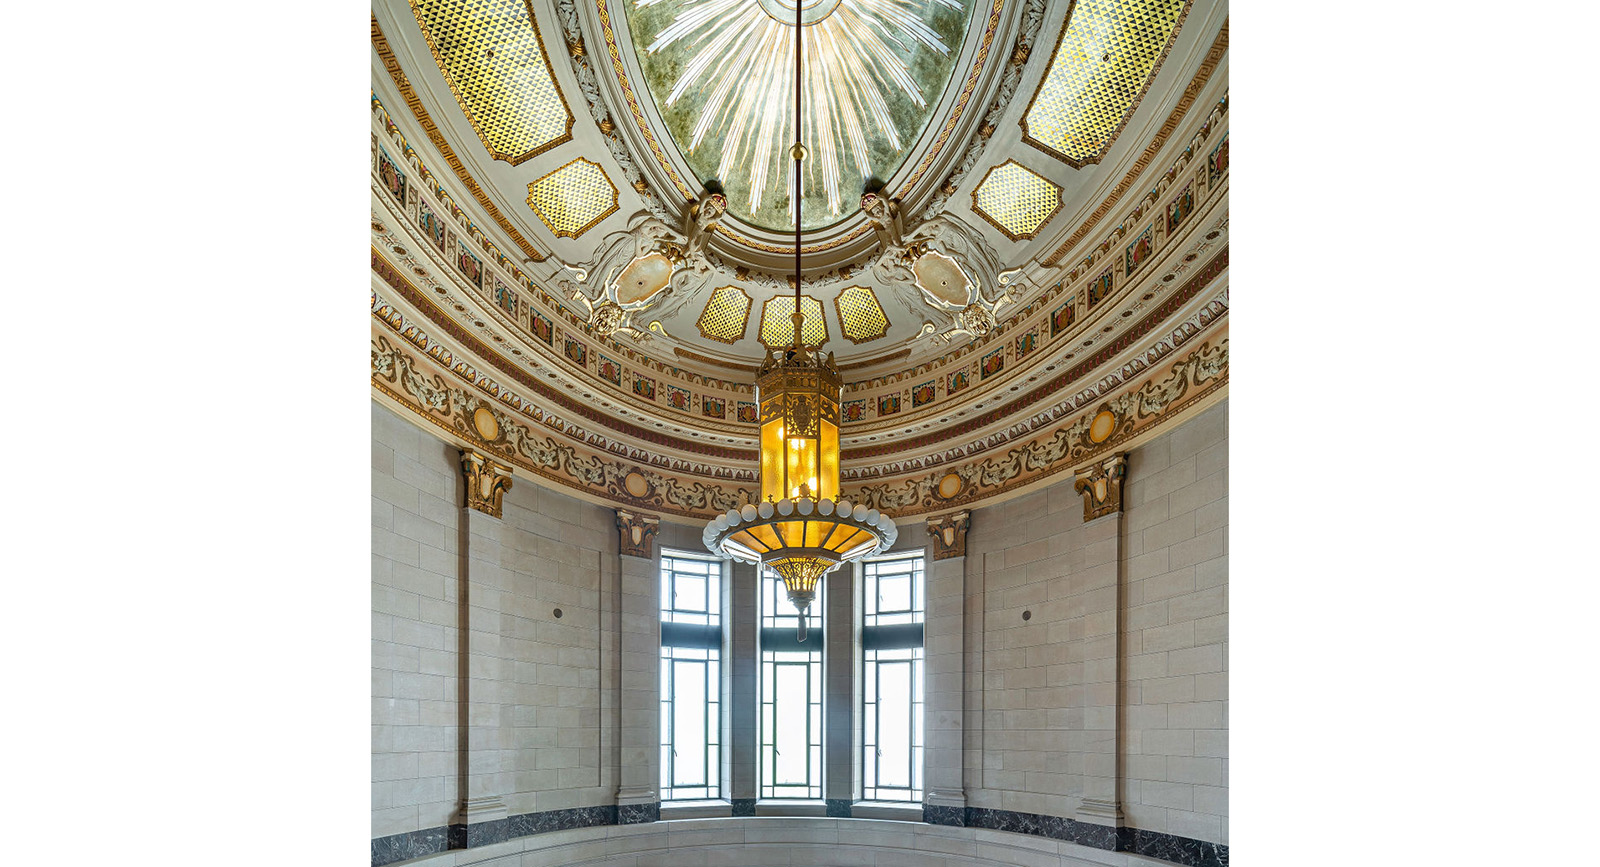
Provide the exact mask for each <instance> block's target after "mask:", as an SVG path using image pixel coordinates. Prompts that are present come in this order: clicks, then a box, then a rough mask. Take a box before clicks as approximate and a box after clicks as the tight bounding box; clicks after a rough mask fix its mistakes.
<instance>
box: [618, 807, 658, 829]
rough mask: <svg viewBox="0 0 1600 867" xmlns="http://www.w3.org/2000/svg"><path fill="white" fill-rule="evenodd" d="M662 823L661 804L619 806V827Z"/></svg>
mask: <svg viewBox="0 0 1600 867" xmlns="http://www.w3.org/2000/svg"><path fill="white" fill-rule="evenodd" d="M659 821H661V802H660V801H652V802H650V803H648V804H619V805H618V806H617V824H618V825H639V824H643V823H645V822H659Z"/></svg>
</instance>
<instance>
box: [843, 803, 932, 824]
mask: <svg viewBox="0 0 1600 867" xmlns="http://www.w3.org/2000/svg"><path fill="white" fill-rule="evenodd" d="M850 817H851V818H853V819H893V820H896V821H901V822H920V821H922V805H921V804H912V803H909V802H906V801H856V802H855V803H853V804H851V805H850Z"/></svg>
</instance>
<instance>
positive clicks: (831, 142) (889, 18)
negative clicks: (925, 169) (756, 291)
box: [627, 0, 974, 231]
mask: <svg viewBox="0 0 1600 867" xmlns="http://www.w3.org/2000/svg"><path fill="white" fill-rule="evenodd" d="M796 2H797V0H629V2H628V3H627V9H628V16H627V17H628V27H629V29H630V33H631V36H632V38H633V44H634V47H635V50H636V52H637V53H638V56H639V64H640V67H641V68H642V69H643V71H644V76H645V80H646V83H647V85H648V87H649V90H650V93H651V95H652V96H653V97H654V98H655V102H656V107H657V109H658V110H659V111H660V113H661V116H662V119H663V120H664V121H665V122H666V126H667V128H668V130H669V131H670V133H671V134H672V137H673V139H674V140H675V141H676V142H677V144H678V148H679V150H680V151H682V153H683V155H684V157H685V159H687V160H688V162H689V165H690V167H691V169H692V170H693V171H694V173H695V174H696V175H697V176H699V177H700V178H707V177H717V178H720V179H721V180H722V182H723V185H724V187H725V188H726V189H727V192H728V208H729V210H730V211H732V212H733V213H734V214H735V215H737V216H739V217H741V218H743V219H746V220H749V221H750V222H751V223H754V224H755V225H758V226H763V227H766V228H770V229H776V230H779V231H783V230H787V229H792V228H793V227H794V212H793V210H792V208H793V202H792V196H791V194H790V193H791V190H792V187H793V183H794V179H793V177H792V172H793V163H792V161H791V159H790V157H789V154H788V151H789V144H790V143H791V142H792V141H793V140H794V127H793V124H794V103H793V101H792V99H790V98H779V97H778V96H777V95H779V94H791V95H792V94H793V93H794V79H793V76H794V67H795V62H794V61H795V57H794V50H795V45H794V12H795V6H794V4H795V3H796ZM798 2H800V3H801V4H802V7H801V16H802V18H801V20H802V21H804V22H805V23H806V24H807V25H808V26H807V29H806V32H805V34H804V37H805V47H804V61H805V71H804V73H803V85H802V92H803V94H804V96H803V100H804V104H805V105H804V124H805V126H804V129H803V133H804V135H803V141H804V142H805V145H806V148H807V149H808V151H809V152H810V156H809V157H808V158H807V160H806V163H805V167H804V169H803V172H804V176H803V184H804V186H803V197H802V198H803V202H802V225H803V226H805V227H807V228H816V227H819V226H824V225H827V224H829V223H833V222H836V221H838V220H839V219H841V218H843V217H846V216H849V215H850V214H851V213H853V212H854V211H855V208H856V200H857V197H858V196H859V195H860V191H861V187H862V184H863V182H864V181H865V180H866V179H867V178H868V177H871V176H873V175H876V176H878V177H883V178H887V177H890V176H891V175H893V173H894V171H895V170H896V169H897V168H898V167H899V166H900V164H901V162H903V161H904V159H905V157H906V155H907V152H908V150H909V149H910V147H911V145H912V144H913V143H915V142H916V141H917V138H918V136H919V134H920V133H921V131H922V128H923V126H924V125H925V124H927V123H928V121H929V117H930V115H931V114H932V111H933V106H934V105H936V104H937V103H938V101H939V98H940V95H941V94H942V93H943V92H944V88H945V87H946V86H947V85H948V84H949V82H950V80H951V71H952V69H953V67H954V65H955V60H956V55H957V54H959V53H960V50H961V41H962V39H963V37H964V36H965V34H966V31H967V24H968V20H969V18H970V17H971V13H972V7H973V5H974V3H973V0H844V2H841V0H798Z"/></svg>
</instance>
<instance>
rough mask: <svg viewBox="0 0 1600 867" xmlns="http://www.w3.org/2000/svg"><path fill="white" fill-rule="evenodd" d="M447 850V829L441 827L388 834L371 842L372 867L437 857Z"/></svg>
mask: <svg viewBox="0 0 1600 867" xmlns="http://www.w3.org/2000/svg"><path fill="white" fill-rule="evenodd" d="M448 848H450V841H449V829H448V828H446V827H445V826H443V825H440V826H439V827H437V828H424V829H423V830H421V831H407V832H405V833H404V834H390V835H389V836H387V837H378V838H377V839H375V840H373V841H372V867H382V865H384V864H393V863H394V862H396V861H405V860H407V859H410V858H421V857H422V856H424V855H437V854H439V853H440V852H443V851H445V850H446V849H448Z"/></svg>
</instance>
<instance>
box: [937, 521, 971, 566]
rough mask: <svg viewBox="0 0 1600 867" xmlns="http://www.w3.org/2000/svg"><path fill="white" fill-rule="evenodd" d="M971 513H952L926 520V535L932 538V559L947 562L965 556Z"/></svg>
mask: <svg viewBox="0 0 1600 867" xmlns="http://www.w3.org/2000/svg"><path fill="white" fill-rule="evenodd" d="M971 527H972V513H970V512H965V511H963V512H954V513H952V514H949V515H941V516H939V517H937V518H929V519H928V535H930V536H932V537H933V559H935V560H948V559H950V558H952V557H965V556H967V530H969V529H971Z"/></svg>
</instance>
